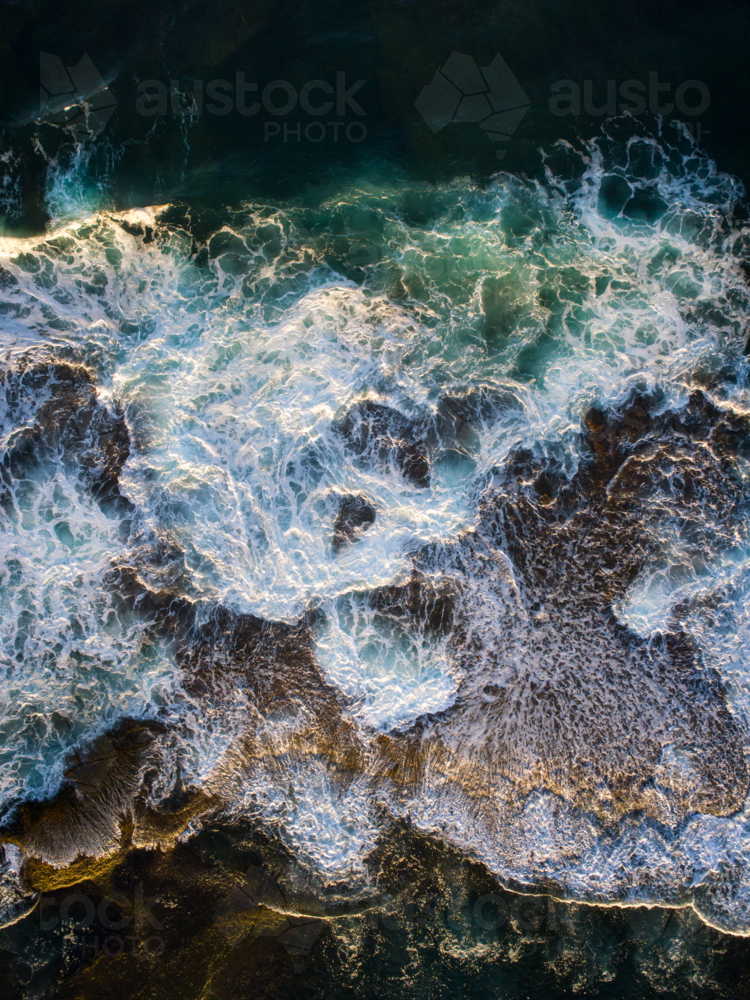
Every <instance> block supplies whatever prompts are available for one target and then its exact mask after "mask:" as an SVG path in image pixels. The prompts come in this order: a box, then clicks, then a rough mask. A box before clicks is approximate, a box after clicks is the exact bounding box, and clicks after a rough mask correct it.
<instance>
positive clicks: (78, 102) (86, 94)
mask: <svg viewBox="0 0 750 1000" xmlns="http://www.w3.org/2000/svg"><path fill="white" fill-rule="evenodd" d="M39 82H40V89H39V114H40V117H41V118H43V119H44V120H45V121H48V122H52V123H53V124H55V125H62V126H63V127H65V128H66V129H68V130H69V131H70V132H71V134H72V135H73V137H74V138H75V139H76V140H77V141H79V142H82V141H84V140H85V139H93V138H94V137H95V136H97V135H98V134H99V133H100V132H101V130H102V129H103V128H104V126H105V125H106V124H107V122H108V121H109V119H110V118H111V116H112V112H113V111H114V110H115V106H116V104H117V101H116V100H115V98H114V97H113V96H112V92H111V91H110V89H109V87H108V86H107V84H106V83H105V82H104V80H103V79H102V77H101V75H100V74H99V71H98V70H97V68H96V66H94V64H93V62H92V61H91V59H90V58H89V57H88V55H86V54H85V53H84V55H83V56H81V59H80V61H79V62H78V65H77V66H68V67H67V68H66V67H65V65H64V64H63V61H62V59H60V57H59V56H53V55H51V54H50V53H49V52H40V53H39Z"/></svg>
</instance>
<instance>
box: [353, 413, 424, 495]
mask: <svg viewBox="0 0 750 1000" xmlns="http://www.w3.org/2000/svg"><path fill="white" fill-rule="evenodd" d="M333 429H334V432H335V433H336V434H338V435H339V436H340V437H342V438H343V439H344V441H345V442H346V444H347V446H348V447H349V448H350V449H351V451H352V452H353V453H354V454H355V455H357V456H359V457H361V458H365V457H369V459H370V460H371V461H374V462H377V463H378V464H379V465H380V466H385V467H387V466H388V465H391V464H392V465H394V466H395V467H396V469H398V471H399V472H400V473H401V475H402V476H403V477H404V479H406V480H407V481H408V482H410V483H411V484H412V485H413V486H417V487H419V488H421V489H425V488H426V487H428V486H429V485H430V464H429V461H428V458H427V449H426V445H425V442H424V440H423V437H422V434H421V432H420V428H419V424H418V423H417V422H416V421H412V420H410V419H409V417H406V416H404V414H403V413H401V412H399V411H398V410H394V409H393V408H392V407H390V406H384V405H383V404H382V403H376V402H374V401H373V400H365V401H364V402H362V403H359V404H358V405H357V406H355V407H353V408H352V409H351V410H350V411H349V412H348V413H347V414H346V416H344V417H342V418H341V419H340V420H339V421H337V422H336V423H335V424H334V425H333Z"/></svg>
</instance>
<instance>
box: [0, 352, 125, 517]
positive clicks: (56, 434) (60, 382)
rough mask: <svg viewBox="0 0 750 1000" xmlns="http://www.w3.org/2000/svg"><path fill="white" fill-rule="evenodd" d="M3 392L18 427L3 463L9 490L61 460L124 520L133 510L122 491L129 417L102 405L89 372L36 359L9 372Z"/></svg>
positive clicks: (102, 503) (64, 363)
mask: <svg viewBox="0 0 750 1000" xmlns="http://www.w3.org/2000/svg"><path fill="white" fill-rule="evenodd" d="M2 388H3V389H4V394H5V404H6V407H7V409H6V419H9V420H12V421H13V423H14V424H15V429H14V430H13V432H12V434H11V438H10V441H9V447H8V449H7V451H6V454H5V459H4V464H3V477H4V480H5V482H6V486H7V485H10V484H11V483H13V482H14V481H15V482H21V481H23V480H24V479H26V478H28V477H29V476H32V475H44V474H45V469H46V468H48V467H50V466H53V465H54V463H55V462H57V461H61V462H62V463H63V466H64V467H65V468H66V469H68V470H70V471H73V472H76V473H78V474H79V475H80V476H81V479H82V480H83V482H84V483H85V485H86V487H87V489H89V490H90V491H91V493H92V494H93V496H94V497H95V499H96V500H97V502H98V503H99V504H100V506H102V508H103V509H108V510H110V511H111V512H112V513H113V514H115V515H117V516H120V517H122V516H124V515H125V514H127V513H128V511H129V510H131V509H132V505H129V503H128V501H127V500H126V499H125V498H124V497H122V496H121V494H120V491H119V486H118V477H119V475H120V471H121V470H122V467H123V465H124V464H125V462H126V461H127V459H128V456H129V454H130V439H129V435H128V429H127V425H126V423H125V419H124V415H123V414H122V413H121V412H120V411H119V410H118V409H117V408H114V409H110V408H108V407H106V406H105V405H103V404H102V402H101V401H100V399H99V396H98V394H97V389H96V384H95V380H94V376H93V375H92V373H91V372H90V371H89V370H88V369H87V368H85V367H84V366H83V365H80V364H76V363H74V362H70V361H66V360H61V359H56V358H52V359H44V358H37V357H34V356H33V355H32V356H31V357H29V358H25V359H22V361H21V363H20V364H19V365H17V366H16V368H14V369H13V370H11V371H8V372H5V373H4V375H3V379H2ZM6 496H7V492H6Z"/></svg>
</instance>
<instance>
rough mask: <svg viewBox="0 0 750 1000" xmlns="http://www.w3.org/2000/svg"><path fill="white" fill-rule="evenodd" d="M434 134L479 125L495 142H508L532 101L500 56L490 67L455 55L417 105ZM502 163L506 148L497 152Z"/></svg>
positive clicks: (454, 53) (421, 96) (460, 54)
mask: <svg viewBox="0 0 750 1000" xmlns="http://www.w3.org/2000/svg"><path fill="white" fill-rule="evenodd" d="M414 104H415V107H416V109H417V111H419V113H420V115H421V116H422V118H423V119H424V120H425V122H426V124H427V125H428V126H429V128H430V129H431V130H432V132H433V134H435V133H437V132H439V131H440V130H441V129H443V128H445V126H446V125H450V124H451V123H452V122H467V123H475V124H478V125H479V127H480V128H481V129H484V131H485V133H486V134H487V135H488V136H489V138H490V139H491V140H492V142H497V143H506V142H507V141H508V140H509V139H510V137H511V136H512V135H513V133H514V132H515V130H516V129H517V128H518V125H519V124H520V122H521V119H522V118H523V116H524V115H525V114H526V112H527V111H528V109H529V104H530V101H529V99H528V97H527V96H526V94H525V93H524V91H523V88H522V87H521V84H520V83H519V82H518V80H516V78H515V76H514V75H513V73H512V72H511V69H510V67H509V66H508V64H507V63H506V61H505V60H504V59H503V57H502V56H501V55H500V54H499V53H498V54H497V55H496V56H495V58H494V59H493V60H492V62H491V63H490V65H489V66H482V67H481V68H480V67H479V66H477V64H476V62H475V61H474V59H472V57H471V56H467V55H464V54H463V53H461V52H452V53H451V55H450V58H449V59H448V61H447V62H446V64H445V66H443V68H442V69H439V70H438V71H437V72H436V73H435V75H434V77H433V78H432V81H431V83H429V84H428V85H427V86H426V87H423V88H422V92H421V94H420V95H419V97H418V98H417V99H416V101H415V102H414ZM495 153H496V156H497V158H498V159H499V160H501V159H502V158H503V157H504V156H505V149H497V150H496V151H495Z"/></svg>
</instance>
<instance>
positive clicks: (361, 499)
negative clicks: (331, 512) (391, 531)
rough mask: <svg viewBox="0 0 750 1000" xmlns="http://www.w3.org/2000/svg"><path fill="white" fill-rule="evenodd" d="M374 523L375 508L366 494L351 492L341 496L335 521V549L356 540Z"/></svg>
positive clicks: (339, 548) (337, 549)
mask: <svg viewBox="0 0 750 1000" xmlns="http://www.w3.org/2000/svg"><path fill="white" fill-rule="evenodd" d="M374 523H375V508H374V507H373V505H372V504H371V503H370V501H369V500H368V499H367V497H366V496H363V495H362V494H361V493H350V494H347V495H346V496H343V497H341V499H340V501H339V509H338V513H337V514H336V520H335V521H334V522H333V541H332V545H333V548H334V551H336V552H338V551H339V550H341V549H343V548H345V547H346V546H347V545H349V544H351V542H353V541H356V539H357V538H358V537H359V535H360V534H361V533H362V532H363V531H367V529H368V528H369V527H370V525H371V524H374Z"/></svg>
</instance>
